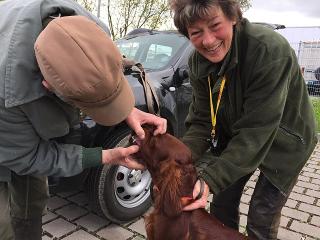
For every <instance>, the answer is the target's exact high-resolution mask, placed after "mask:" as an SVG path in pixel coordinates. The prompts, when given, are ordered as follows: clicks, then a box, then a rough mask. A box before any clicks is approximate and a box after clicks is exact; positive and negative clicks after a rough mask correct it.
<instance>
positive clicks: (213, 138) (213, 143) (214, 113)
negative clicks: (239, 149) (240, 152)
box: [208, 75, 226, 148]
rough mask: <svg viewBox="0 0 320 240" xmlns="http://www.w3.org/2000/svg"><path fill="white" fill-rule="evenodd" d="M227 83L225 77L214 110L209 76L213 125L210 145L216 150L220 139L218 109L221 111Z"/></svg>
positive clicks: (209, 83)
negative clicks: (217, 129)
mask: <svg viewBox="0 0 320 240" xmlns="http://www.w3.org/2000/svg"><path fill="white" fill-rule="evenodd" d="M225 83H226V77H225V76H223V79H222V82H221V85H220V90H219V95H218V99H217V105H216V109H215V110H214V108H213V99H212V89H211V78H210V75H209V76H208V85H209V94H210V112H211V123H212V129H211V139H210V143H211V146H212V147H213V148H216V147H217V144H218V139H216V123H217V114H218V109H219V105H220V101H221V96H222V93H223V90H224V85H225Z"/></svg>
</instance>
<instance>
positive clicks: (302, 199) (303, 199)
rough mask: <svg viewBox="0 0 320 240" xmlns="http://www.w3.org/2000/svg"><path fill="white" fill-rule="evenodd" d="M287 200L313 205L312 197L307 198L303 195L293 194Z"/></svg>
mask: <svg viewBox="0 0 320 240" xmlns="http://www.w3.org/2000/svg"><path fill="white" fill-rule="evenodd" d="M289 198H290V199H293V200H297V201H300V202H304V203H310V204H313V203H314V201H315V198H314V197H309V196H306V195H304V194H300V193H294V192H293V193H291V194H290V196H289Z"/></svg>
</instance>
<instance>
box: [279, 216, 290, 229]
mask: <svg viewBox="0 0 320 240" xmlns="http://www.w3.org/2000/svg"><path fill="white" fill-rule="evenodd" d="M289 221H290V218H288V217H286V216H281V218H280V226H281V227H287V226H288V223H289Z"/></svg>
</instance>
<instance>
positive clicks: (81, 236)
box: [63, 230, 99, 240]
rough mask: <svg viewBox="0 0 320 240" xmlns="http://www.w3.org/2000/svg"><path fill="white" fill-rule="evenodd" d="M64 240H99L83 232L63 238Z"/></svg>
mask: <svg viewBox="0 0 320 240" xmlns="http://www.w3.org/2000/svg"><path fill="white" fill-rule="evenodd" d="M63 240H99V238H97V237H95V236H93V235H92V234H89V233H87V232H85V231H83V230H79V231H77V232H74V233H72V234H71V235H69V236H67V237H65V238H63Z"/></svg>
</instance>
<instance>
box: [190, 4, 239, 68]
mask: <svg viewBox="0 0 320 240" xmlns="http://www.w3.org/2000/svg"><path fill="white" fill-rule="evenodd" d="M209 12H210V14H209V15H208V16H207V17H206V18H204V19H199V20H197V21H195V22H194V23H193V24H191V25H190V26H189V27H187V30H188V35H189V38H190V41H191V42H192V44H193V45H194V47H195V48H196V50H197V51H198V52H199V53H200V54H201V55H202V56H204V57H205V58H206V59H208V60H209V61H211V62H213V63H219V62H221V61H222V60H223V59H224V57H225V56H226V54H227V52H228V51H229V49H230V47H231V43H232V37H233V26H234V25H235V24H236V21H233V20H230V19H228V18H227V17H226V16H225V15H224V13H223V11H222V10H221V8H220V7H211V9H210V11H209Z"/></svg>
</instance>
